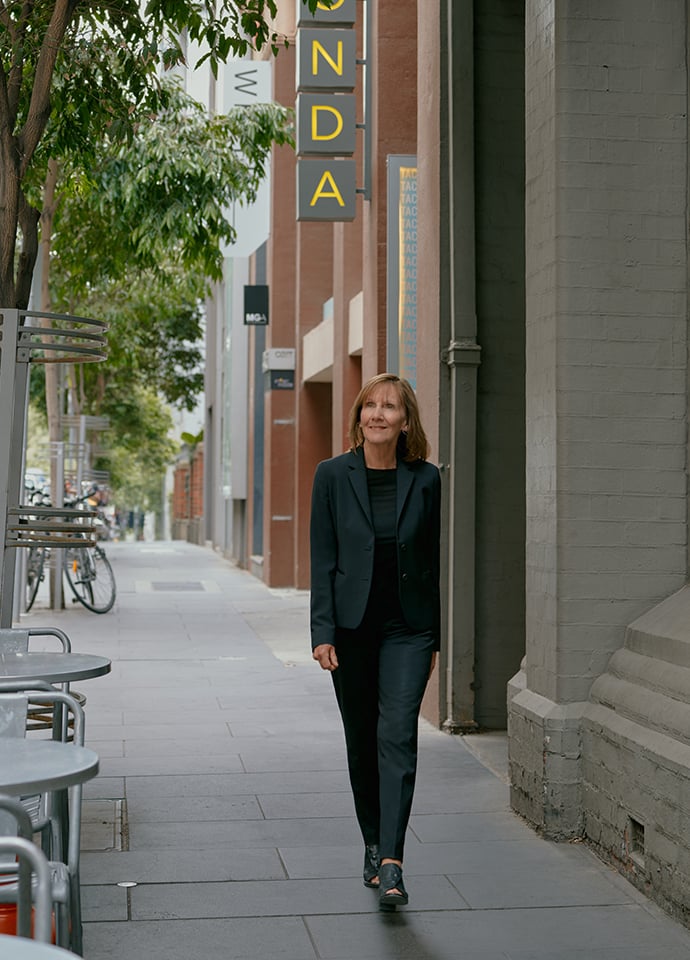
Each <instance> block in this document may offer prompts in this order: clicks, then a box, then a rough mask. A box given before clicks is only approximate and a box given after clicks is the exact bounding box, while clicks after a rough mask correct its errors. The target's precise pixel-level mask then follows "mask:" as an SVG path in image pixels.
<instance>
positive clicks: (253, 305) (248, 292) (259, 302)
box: [244, 283, 268, 327]
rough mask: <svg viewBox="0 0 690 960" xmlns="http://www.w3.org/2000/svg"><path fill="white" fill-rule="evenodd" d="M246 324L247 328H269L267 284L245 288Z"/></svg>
mask: <svg viewBox="0 0 690 960" xmlns="http://www.w3.org/2000/svg"><path fill="white" fill-rule="evenodd" d="M244 322H245V325H246V326H252V327H266V326H268V287H267V286H266V285H265V284H262V283H257V284H254V286H245V288H244Z"/></svg>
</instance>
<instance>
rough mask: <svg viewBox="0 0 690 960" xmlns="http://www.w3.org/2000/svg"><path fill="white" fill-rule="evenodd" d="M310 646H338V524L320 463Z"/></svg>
mask: <svg viewBox="0 0 690 960" xmlns="http://www.w3.org/2000/svg"><path fill="white" fill-rule="evenodd" d="M310 546H311V599H310V605H311V646H312V650H313V649H314V647H318V646H319V644H322V643H335V604H334V596H333V582H334V578H335V571H336V567H337V562H338V540H337V536H336V521H335V516H334V513H333V502H332V496H331V488H330V482H329V477H328V474H327V468H326V464H325V463H320V464H319V466H318V467H317V468H316V474H315V475H314V485H313V488H312V497H311V526H310Z"/></svg>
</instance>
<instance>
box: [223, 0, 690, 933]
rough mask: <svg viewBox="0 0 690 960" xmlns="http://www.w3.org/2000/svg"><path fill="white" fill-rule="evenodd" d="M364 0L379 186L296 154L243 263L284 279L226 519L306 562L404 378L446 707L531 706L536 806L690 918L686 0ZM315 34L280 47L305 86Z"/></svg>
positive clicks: (360, 165)
mask: <svg viewBox="0 0 690 960" xmlns="http://www.w3.org/2000/svg"><path fill="white" fill-rule="evenodd" d="M279 6H280V14H279V20H278V23H277V26H278V29H279V30H281V31H282V32H284V33H285V34H287V35H288V36H290V37H292V38H294V37H295V32H296V17H295V9H294V8H293V5H292V3H290V2H285V3H283V4H281V5H279ZM338 6H340V4H339V5H338ZM355 6H356V23H355V25H354V28H353V29H354V30H355V34H356V38H357V39H356V42H357V54H358V59H359V60H360V61H364V63H359V64H358V67H357V72H356V79H355V88H354V93H355V99H356V103H357V105H358V107H357V109H358V114H357V121H358V122H359V123H360V124H362V125H363V127H364V128H365V129H363V127H359V128H358V132H357V141H356V149H355V153H354V159H355V165H356V171H357V185H358V187H359V188H360V189H361V190H363V191H364V192H363V193H357V195H356V198H355V215H354V219H351V220H347V221H334V222H329V221H324V222H313V221H300V220H297V218H296V202H297V198H296V165H297V159H296V157H295V153H294V152H293V151H291V150H289V149H287V148H281V149H280V150H278V151H276V152H275V155H274V158H273V164H272V170H271V184H270V200H269V205H270V207H269V235H268V239H267V241H266V243H265V244H262V245H261V246H259V247H258V249H257V251H256V253H255V254H254V255H252V256H251V257H249V258H248V261H247V264H246V268H245V267H243V270H244V271H245V272H244V273H240V274H239V275H241V276H242V277H243V278H244V280H243V282H246V283H248V284H250V285H252V284H262V285H264V284H265V285H267V286H268V288H269V294H270V321H269V323H268V325H267V326H262V327H251V328H248V329H246V330H244V331H243V333H242V336H243V337H244V338H245V339H244V340H242V343H245V346H244V347H243V348H242V349H243V350H244V353H243V356H244V358H245V359H244V361H243V362H244V370H245V374H246V375H245V379H244V381H243V380H242V378H239V379H238V375H237V374H233V376H234V377H235V383H240V384H242V395H241V396H239V397H238V396H237V394H236V391H235V390H234V389H233V391H232V393H231V398H232V402H233V403H235V402H237V403H238V404H239V407H240V409H243V410H246V415H245V416H244V421H243V423H244V425H245V427H246V431H247V432H246V437H245V438H244V439H242V435H241V434H238V435H237V437H238V438H239V439H236V440H233V442H232V449H233V457H234V458H235V460H241V461H242V463H243V464H244V466H245V467H246V483H245V485H244V486H243V487H242V486H241V485H240V486H235V487H234V488H232V487H231V486H230V487H228V488H227V491H228V493H227V495H228V496H229V497H230V498H231V499H232V500H233V503H232V505H231V507H230V509H229V511H228V513H229V515H231V516H232V517H234V521H235V522H234V524H233V526H232V531H231V536H230V538H229V539H228V537H227V536H226V534H224V536H225V537H226V540H225V545H223V543H222V541H221V539H220V538H219V536H218V535H214V534H213V529H214V528H213V525H212V524H211V525H210V526H208V527H207V529H208V530H209V531H211V532H210V534H209V536H208V538H209V539H211V540H212V541H213V542H214V543H215V544H216V545H217V546H219V547H220V548H222V549H224V550H225V552H227V553H228V554H229V555H232V556H234V557H235V558H236V559H237V560H238V561H239V562H242V563H245V564H246V565H247V566H248V567H250V568H251V569H252V570H253V571H254V572H255V573H256V574H257V575H258V576H261V577H262V578H263V579H264V580H265V582H266V583H267V584H269V585H270V586H276V587H284V586H289V587H297V588H300V589H308V586H309V574H310V571H309V550H308V534H309V500H310V493H311V480H312V476H313V472H314V468H315V466H316V464H317V463H318V462H319V461H320V460H322V459H324V458H326V457H330V456H332V455H335V454H337V453H340V452H342V450H343V449H345V430H346V427H345V424H346V419H347V412H348V409H349V407H350V404H351V403H352V400H353V398H354V396H355V395H356V393H357V391H358V389H359V387H360V386H361V384H362V382H363V381H364V380H366V379H367V378H368V377H370V376H372V375H373V374H375V373H378V372H380V371H382V370H384V369H394V370H395V371H396V372H401V373H403V374H404V375H406V376H408V378H409V379H411V380H412V382H413V383H414V385H415V387H416V390H417V393H418V396H419V400H420V405H421V410H422V415H423V420H424V423H425V426H426V428H427V429H428V433H429V436H430V439H431V442H432V454H431V459H432V460H433V461H434V462H436V463H438V465H439V467H440V469H441V472H442V478H443V491H444V493H443V498H444V499H443V511H444V523H443V530H444V542H443V545H442V560H443V580H442V593H443V606H444V609H443V621H444V627H443V641H442V642H443V649H442V654H441V662H440V669H439V670H438V671H437V672H436V676H435V678H434V682H433V684H432V685H431V687H430V689H429V691H428V694H427V697H426V700H425V705H424V710H425V714H426V716H427V717H428V718H429V719H431V720H432V721H433V722H435V723H436V724H438V725H439V726H440V727H442V728H443V729H445V730H447V731H448V732H451V733H462V732H464V731H470V730H475V729H485V728H505V727H506V725H507V728H508V734H509V750H510V771H511V797H512V803H513V806H514V808H515V810H516V811H518V812H519V813H520V814H522V815H523V816H525V817H526V818H527V819H529V820H530V822H532V823H533V824H534V825H535V827H537V828H538V829H540V830H541V831H543V832H544V834H545V835H547V836H550V837H554V838H573V837H582V838H585V839H586V840H587V841H588V842H589V843H591V844H592V845H593V846H595V847H596V849H597V850H598V851H599V852H600V853H601V855H602V856H604V857H605V858H607V859H609V860H610V861H611V862H613V863H615V864H616V865H617V866H618V867H619V869H620V870H621V871H623V872H624V873H625V874H626V875H628V876H629V877H630V878H631V880H633V882H635V883H636V884H637V885H638V886H639V887H640V888H641V889H644V890H645V891H646V892H648V893H650V894H652V895H653V896H654V897H655V898H656V899H658V900H659V901H660V902H661V903H663V904H664V906H665V907H666V908H667V909H669V910H670V911H672V912H673V913H674V914H676V915H677V916H679V917H681V918H683V919H685V918H686V906H685V905H686V903H687V902H688V897H687V892H688V885H689V884H690V842H689V841H688V831H687V830H686V829H685V825H686V824H687V822H688V816H690V799H689V798H690V790H688V783H687V781H688V777H689V776H690V729H689V727H688V719H687V718H688V716H690V711H689V710H688V699H689V694H690V630H689V629H688V626H687V625H688V622H689V617H688V613H689V612H690V611H688V609H687V608H688V604H690V592H689V591H688V590H687V588H686V586H685V584H686V582H687V572H688V556H687V539H688V538H687V462H688V438H687V409H688V383H687V372H688V339H687V320H688V318H687V252H688V244H687V232H688V225H687V200H688V196H687V194H688V135H687V105H688V104H687V102H688V75H687V45H688V43H687V9H686V4H685V3H683V2H681V0H659V2H655V3H649V2H647V0H625V2H621V0H481V2H478V0H474V2H472V0H462V2H457V0H454V2H451V0H424V2H423V3H421V2H419V3H415V2H413V0H409V2H403V3H401V2H400V0H356V4H355ZM295 57H296V51H295V47H294V45H292V46H291V48H290V50H288V51H281V53H280V54H279V56H278V57H277V58H276V60H275V62H274V64H273V92H274V96H275V99H276V100H278V101H279V102H281V103H284V104H286V105H288V106H292V105H294V104H295V101H296V62H295ZM233 296H235V297H236V291H235V294H233ZM224 302H225V304H226V305H227V304H230V303H232V302H235V301H234V300H233V297H232V296H229V295H228V294H227V291H226V294H225V300H224ZM228 309H230V310H231V309H232V308H231V307H228ZM223 322H224V323H226V324H228V323H234V322H235V321H234V320H233V319H232V318H230V319H228V318H227V315H226V319H225V320H224V321H223ZM216 344H217V345H220V346H221V347H222V337H221V338H220V339H218V340H217V341H216ZM280 356H282V357H287V358H288V359H287V360H285V363H286V364H287V365H288V366H286V367H285V368H284V369H283V370H282V371H281V368H280V365H279V364H278V365H276V363H274V360H275V359H276V357H280ZM222 357H223V350H222V349H221V350H220V353H217V355H216V360H215V361H214V364H215V366H214V369H215V370H216V373H217V371H218V370H221V369H223V364H224V363H225V361H224V360H223V359H222ZM289 364H292V366H289ZM226 367H227V364H226ZM276 371H278V372H279V373H282V374H283V375H281V376H276V375H275V374H276ZM222 409H223V408H222V405H220V406H219V407H218V409H217V410H216V411H215V412H214V416H215V417H216V421H218V420H219V419H222ZM219 410H220V413H219V412H218V411H219ZM226 416H228V417H229V416H230V414H229V413H227V410H226ZM216 428H217V430H218V435H219V436H221V435H222V430H223V428H222V426H220V425H218V424H216ZM205 436H206V437H208V436H210V433H209V432H208V431H207V433H206V434H205ZM211 461H213V462H216V463H217V462H218V455H217V453H216V454H214V453H213V447H212V446H211V447H209V446H208V443H207V444H206V462H207V470H210V471H212V470H214V469H216V470H217V469H218V468H217V467H215V468H214V467H213V465H212V462H211ZM233 490H234V491H235V492H237V496H235V495H234V493H233ZM215 529H217V527H216V528H215ZM307 642H308V641H307V638H305V643H307Z"/></svg>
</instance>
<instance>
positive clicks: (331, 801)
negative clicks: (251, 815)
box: [258, 791, 355, 820]
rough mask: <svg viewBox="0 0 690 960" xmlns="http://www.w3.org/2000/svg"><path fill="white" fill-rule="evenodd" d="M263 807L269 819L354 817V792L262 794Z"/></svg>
mask: <svg viewBox="0 0 690 960" xmlns="http://www.w3.org/2000/svg"><path fill="white" fill-rule="evenodd" d="M258 800H259V803H260V804H261V809H262V810H263V812H264V816H265V817H266V819H267V820H292V819H300V818H301V817H353V816H354V815H355V806H354V801H353V799H352V794H351V793H350V792H349V791H348V792H345V791H340V792H339V793H296V794H286V793H282V794H260V795H259V797H258Z"/></svg>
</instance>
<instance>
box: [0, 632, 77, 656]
mask: <svg viewBox="0 0 690 960" xmlns="http://www.w3.org/2000/svg"><path fill="white" fill-rule="evenodd" d="M30 637H55V638H56V639H57V640H59V641H60V646H61V647H62V651H63V653H70V652H71V650H72V643H71V641H70V638H69V637H68V636H67V634H66V633H65V631H64V630H60V629H59V628H58V627H0V651H2V652H4V653H26V652H27V650H28V649H29V639H30Z"/></svg>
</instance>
